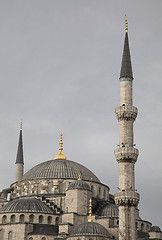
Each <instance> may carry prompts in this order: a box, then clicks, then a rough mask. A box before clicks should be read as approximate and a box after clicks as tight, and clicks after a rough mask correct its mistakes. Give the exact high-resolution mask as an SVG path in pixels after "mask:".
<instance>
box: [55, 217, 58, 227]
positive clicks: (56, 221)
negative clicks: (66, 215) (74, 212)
mask: <svg viewBox="0 0 162 240" xmlns="http://www.w3.org/2000/svg"><path fill="white" fill-rule="evenodd" d="M55 224H56V225H57V226H58V225H59V217H56V220H55Z"/></svg>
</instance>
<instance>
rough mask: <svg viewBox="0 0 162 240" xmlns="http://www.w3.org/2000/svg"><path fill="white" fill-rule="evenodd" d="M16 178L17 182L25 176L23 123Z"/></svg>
mask: <svg viewBox="0 0 162 240" xmlns="http://www.w3.org/2000/svg"><path fill="white" fill-rule="evenodd" d="M15 164H16V176H15V181H19V180H20V179H21V178H22V176H23V174H24V157H23V140H22V121H21V122H20V135H19V143H18V149H17V157H16V163H15Z"/></svg>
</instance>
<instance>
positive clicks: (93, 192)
mask: <svg viewBox="0 0 162 240" xmlns="http://www.w3.org/2000/svg"><path fill="white" fill-rule="evenodd" d="M91 191H92V195H93V196H94V194H95V191H94V187H93V186H91Z"/></svg>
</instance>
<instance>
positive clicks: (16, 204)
mask: <svg viewBox="0 0 162 240" xmlns="http://www.w3.org/2000/svg"><path fill="white" fill-rule="evenodd" d="M17 212H28V213H29V212H30V213H38V212H39V213H48V214H53V211H52V209H50V208H49V207H48V206H47V205H46V204H44V203H43V202H41V201H40V200H38V199H36V198H22V199H15V200H12V201H10V202H9V203H7V204H6V205H5V206H3V207H2V208H0V213H17Z"/></svg>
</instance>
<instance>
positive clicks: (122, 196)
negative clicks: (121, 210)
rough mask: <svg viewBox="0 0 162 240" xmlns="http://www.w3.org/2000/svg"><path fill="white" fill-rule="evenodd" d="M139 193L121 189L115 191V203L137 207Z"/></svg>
mask: <svg viewBox="0 0 162 240" xmlns="http://www.w3.org/2000/svg"><path fill="white" fill-rule="evenodd" d="M139 199H140V195H139V193H137V192H134V191H126V190H125V191H124V190H123V191H122V192H118V193H115V203H116V205H118V206H130V207H132V206H134V207H137V205H138V203H139Z"/></svg>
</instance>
